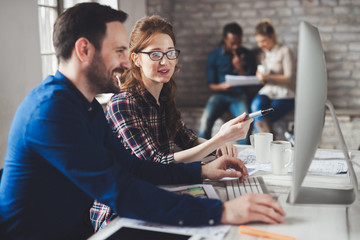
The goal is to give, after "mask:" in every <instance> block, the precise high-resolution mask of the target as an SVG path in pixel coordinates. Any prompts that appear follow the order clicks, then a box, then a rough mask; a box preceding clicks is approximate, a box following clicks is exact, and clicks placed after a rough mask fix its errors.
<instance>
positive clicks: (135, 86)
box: [121, 15, 181, 139]
mask: <svg viewBox="0 0 360 240" xmlns="http://www.w3.org/2000/svg"><path fill="white" fill-rule="evenodd" d="M157 33H163V34H167V35H169V36H170V38H171V39H172V41H173V43H174V46H175V34H174V32H173V28H172V25H171V24H170V23H169V22H168V21H166V20H165V19H164V18H162V17H160V16H157V15H153V16H150V17H144V18H142V19H140V20H139V21H137V23H136V24H135V27H134V28H133V30H132V32H131V35H130V41H129V58H130V63H131V67H130V69H129V70H127V71H125V72H124V74H123V75H122V77H121V91H126V92H140V91H143V90H144V89H145V86H144V83H143V82H142V78H141V70H140V68H139V67H138V66H136V65H135V63H134V62H133V61H132V59H131V54H132V53H138V52H140V51H142V50H143V49H144V48H146V47H147V46H148V44H149V42H150V41H151V40H152V38H153V36H154V35H155V34H157ZM177 71H179V66H178V65H176V66H175V72H177ZM176 89H177V87H176V83H175V81H174V78H173V77H171V78H170V81H169V82H167V83H165V84H164V86H163V88H162V91H161V96H165V97H166V100H165V101H164V102H165V119H166V127H167V129H168V131H169V137H170V139H174V138H175V136H176V132H177V128H178V126H179V124H180V120H181V114H180V112H179V110H178V109H177V108H176V104H175V97H176Z"/></svg>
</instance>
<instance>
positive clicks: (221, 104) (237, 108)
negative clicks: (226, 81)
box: [199, 93, 248, 144]
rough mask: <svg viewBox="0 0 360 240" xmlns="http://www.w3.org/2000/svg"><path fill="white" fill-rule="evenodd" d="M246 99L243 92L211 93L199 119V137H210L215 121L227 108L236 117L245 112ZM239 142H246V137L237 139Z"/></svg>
mask: <svg viewBox="0 0 360 240" xmlns="http://www.w3.org/2000/svg"><path fill="white" fill-rule="evenodd" d="M246 103H247V101H246V96H245V95H244V94H242V95H240V96H238V95H235V94H233V95H227V94H222V93H215V94H213V95H212V96H211V97H210V99H209V100H208V102H207V104H206V107H205V109H204V112H203V114H202V116H201V120H200V129H199V137H202V138H205V139H210V138H211V131H212V128H213V126H214V123H215V121H216V120H217V119H218V118H219V117H221V116H222V115H223V114H224V113H225V112H226V111H227V110H228V109H230V111H231V113H232V114H233V115H234V116H235V117H237V116H239V115H241V114H242V113H244V112H247V110H248V109H247V104H246ZM238 143H239V144H246V139H242V140H240V141H238Z"/></svg>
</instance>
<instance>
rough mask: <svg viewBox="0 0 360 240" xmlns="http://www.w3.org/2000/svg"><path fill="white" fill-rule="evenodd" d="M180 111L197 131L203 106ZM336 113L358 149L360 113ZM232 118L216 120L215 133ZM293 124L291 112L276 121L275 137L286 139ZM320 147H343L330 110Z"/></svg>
mask: <svg viewBox="0 0 360 240" xmlns="http://www.w3.org/2000/svg"><path fill="white" fill-rule="evenodd" d="M180 111H181V116H182V119H183V120H184V122H185V123H186V126H187V127H189V128H191V129H193V130H194V131H195V132H197V130H198V128H199V124H200V117H201V114H202V111H203V108H194V107H185V108H180ZM336 114H337V118H338V121H339V124H340V128H341V131H342V134H343V135H344V139H345V143H346V145H347V147H348V149H349V150H358V149H359V147H360V134H359V129H360V113H359V112H357V111H352V110H351V111H347V110H345V111H337V112H336ZM230 118H231V116H230V115H229V114H225V116H223V117H222V118H221V119H218V120H216V122H215V124H214V127H213V134H215V133H217V132H218V131H219V129H220V127H221V125H222V124H223V123H224V122H225V121H227V120H229V119H230ZM293 124H294V123H293V116H291V114H290V115H288V116H287V117H286V118H285V119H284V120H283V121H279V122H276V123H275V124H274V127H273V128H274V134H275V139H278V140H285V137H284V131H286V130H289V129H291V128H292V126H293ZM319 147H321V148H328V149H340V147H341V145H340V142H339V139H338V136H337V133H336V130H335V127H334V122H333V120H332V118H331V115H330V113H328V112H327V114H326V117H325V123H324V128H323V134H322V138H321V142H320V144H319Z"/></svg>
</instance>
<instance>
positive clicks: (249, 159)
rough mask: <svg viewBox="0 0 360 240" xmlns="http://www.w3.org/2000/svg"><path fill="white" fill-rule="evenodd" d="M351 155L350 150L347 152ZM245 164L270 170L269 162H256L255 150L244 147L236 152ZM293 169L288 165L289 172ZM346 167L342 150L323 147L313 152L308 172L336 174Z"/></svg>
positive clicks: (253, 167)
mask: <svg viewBox="0 0 360 240" xmlns="http://www.w3.org/2000/svg"><path fill="white" fill-rule="evenodd" d="M349 156H350V157H351V152H349ZM238 158H240V159H241V160H242V161H243V162H244V164H245V166H246V167H247V168H248V169H249V168H250V169H256V170H261V171H266V172H271V164H270V163H257V162H256V156H255V150H254V149H253V148H246V149H244V150H243V151H241V152H239V153H238ZM292 171H293V167H292V166H290V167H289V172H292ZM347 171H348V167H347V164H346V161H345V157H344V154H343V153H342V152H334V151H329V150H324V149H318V150H317V151H316V153H315V156H314V160H313V161H312V162H311V165H310V167H309V170H308V172H309V173H310V174H317V175H337V174H344V173H347Z"/></svg>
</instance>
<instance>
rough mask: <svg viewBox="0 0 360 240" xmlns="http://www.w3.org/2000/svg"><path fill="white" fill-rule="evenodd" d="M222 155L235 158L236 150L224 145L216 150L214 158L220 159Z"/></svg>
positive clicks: (230, 145)
mask: <svg viewBox="0 0 360 240" xmlns="http://www.w3.org/2000/svg"><path fill="white" fill-rule="evenodd" d="M223 155H228V156H230V157H235V158H237V155H238V150H237V148H236V147H235V146H234V145H233V144H231V143H225V144H224V145H222V146H221V147H219V148H218V149H217V150H216V157H221V156H223Z"/></svg>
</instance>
